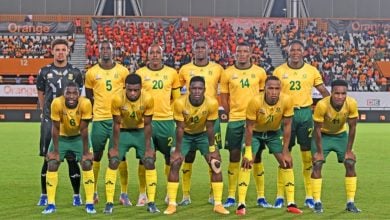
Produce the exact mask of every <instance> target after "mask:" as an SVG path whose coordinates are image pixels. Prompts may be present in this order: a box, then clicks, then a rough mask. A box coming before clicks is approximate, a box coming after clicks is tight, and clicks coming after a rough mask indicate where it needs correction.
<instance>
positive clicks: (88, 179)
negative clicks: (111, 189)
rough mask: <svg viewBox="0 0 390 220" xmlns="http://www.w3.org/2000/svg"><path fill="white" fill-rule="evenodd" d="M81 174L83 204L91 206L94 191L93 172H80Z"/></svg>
mask: <svg viewBox="0 0 390 220" xmlns="http://www.w3.org/2000/svg"><path fill="white" fill-rule="evenodd" d="M82 172H83V183H84V191H85V203H86V204H93V192H94V191H93V190H94V185H95V184H94V182H93V181H94V177H93V170H88V171H82Z"/></svg>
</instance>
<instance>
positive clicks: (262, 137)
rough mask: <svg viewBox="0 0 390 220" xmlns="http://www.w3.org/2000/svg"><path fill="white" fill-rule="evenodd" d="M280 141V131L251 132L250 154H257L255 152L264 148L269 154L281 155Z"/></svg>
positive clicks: (281, 138) (281, 137) (281, 135)
mask: <svg viewBox="0 0 390 220" xmlns="http://www.w3.org/2000/svg"><path fill="white" fill-rule="evenodd" d="M282 140H283V134H282V131H281V130H277V131H267V132H256V131H253V136H252V153H253V154H257V152H259V151H263V150H265V146H267V147H268V150H269V153H270V154H275V153H282V151H283V146H282ZM244 149H245V148H244ZM243 151H244V150H243Z"/></svg>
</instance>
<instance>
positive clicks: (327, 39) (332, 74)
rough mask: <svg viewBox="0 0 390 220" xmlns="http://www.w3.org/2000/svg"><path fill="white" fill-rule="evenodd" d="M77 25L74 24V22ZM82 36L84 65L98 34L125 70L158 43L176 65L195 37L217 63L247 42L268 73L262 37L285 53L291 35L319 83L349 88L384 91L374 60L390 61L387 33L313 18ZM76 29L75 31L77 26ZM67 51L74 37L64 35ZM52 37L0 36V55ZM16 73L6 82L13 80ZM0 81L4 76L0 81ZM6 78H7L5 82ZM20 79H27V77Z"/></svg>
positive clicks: (100, 29) (134, 26)
mask: <svg viewBox="0 0 390 220" xmlns="http://www.w3.org/2000/svg"><path fill="white" fill-rule="evenodd" d="M78 25H79V24H78ZM84 28H85V29H84V34H85V37H86V46H85V48H86V60H87V62H86V69H87V68H89V67H90V66H92V65H94V64H96V63H97V62H98V57H99V49H98V44H99V42H101V41H102V40H104V39H107V40H109V41H111V42H112V43H113V45H114V55H115V59H116V61H117V62H120V63H122V64H124V65H125V66H126V67H127V68H128V69H129V70H130V71H135V70H136V69H138V68H140V67H142V66H144V65H146V62H147V56H146V55H147V48H148V47H149V46H150V45H151V44H152V43H159V44H160V45H161V46H162V48H163V49H164V57H163V59H164V63H165V64H166V65H168V66H171V67H174V68H176V69H179V68H180V67H181V66H182V65H184V64H186V63H189V62H191V60H192V48H191V47H192V42H193V40H194V39H197V38H204V39H206V40H207V41H208V44H209V47H210V48H209V49H210V60H212V61H214V62H217V63H219V64H221V65H222V66H223V67H225V68H226V67H227V66H230V65H232V64H233V63H234V54H235V50H236V46H237V44H238V43H240V42H247V43H249V44H250V45H251V47H252V49H253V57H252V62H253V63H255V64H257V65H259V66H262V67H263V68H265V69H266V71H267V73H269V74H270V73H272V71H273V69H274V67H273V66H272V58H271V57H270V55H269V52H268V46H267V43H266V38H269V39H274V40H275V41H276V43H277V45H278V46H280V48H281V50H282V54H283V56H284V58H286V57H287V53H286V51H287V45H288V43H289V41H291V40H293V39H299V40H301V41H302V42H303V43H304V44H305V45H306V47H305V52H304V60H305V62H307V63H310V64H312V65H313V66H315V67H317V68H318V70H319V71H320V72H321V74H322V76H323V79H324V82H325V85H327V86H329V85H330V83H331V82H332V80H334V79H344V80H347V81H348V82H349V83H350V89H351V90H352V91H385V90H387V79H386V77H384V76H383V75H382V74H381V73H380V72H379V71H378V70H377V69H376V68H375V65H374V63H375V61H390V32H386V31H383V30H369V31H362V32H356V33H348V32H344V33H331V32H326V31H324V30H321V29H319V28H317V22H316V21H315V20H314V19H313V20H312V21H310V22H308V25H307V26H305V27H301V28H297V27H296V26H295V24H294V22H293V20H291V22H290V23H289V24H288V25H281V24H275V23H272V22H268V23H262V24H260V25H254V26H252V27H250V28H248V29H244V28H240V27H239V28H237V29H234V28H233V26H232V24H230V23H228V22H226V21H225V20H224V19H222V21H221V22H220V23H209V24H207V25H204V24H203V23H200V24H199V25H198V26H197V27H194V26H193V25H191V24H189V25H188V26H184V25H183V24H182V23H180V24H179V25H178V26H174V25H173V24H172V25H170V26H168V27H165V28H164V27H163V26H162V24H157V25H154V24H153V23H150V24H149V25H146V24H144V23H130V24H127V25H126V26H124V25H123V26H122V25H120V24H118V23H115V24H114V25H113V26H108V25H105V26H102V25H98V26H97V28H96V29H93V28H92V27H91V25H90V24H89V23H88V22H87V23H85V25H84ZM77 32H78V33H79V32H80V28H78V30H77ZM67 38H68V40H69V42H70V46H71V51H73V46H74V38H73V37H72V36H68V37H67ZM52 40H54V36H0V57H11V58H12V57H16V58H22V57H34V58H35V57H47V58H49V57H51V54H50V52H51V51H50V50H51V49H50V44H51V41H52ZM16 79H17V77H15V78H13V80H12V81H14V82H15V83H18V82H20V81H18V80H16ZM3 81H4V80H3ZM8 81H10V79H7V82H8ZM21 81H22V83H29V82H31V80H28V78H27V77H25V78H22V80H21Z"/></svg>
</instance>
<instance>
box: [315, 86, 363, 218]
mask: <svg viewBox="0 0 390 220" xmlns="http://www.w3.org/2000/svg"><path fill="white" fill-rule="evenodd" d="M347 90H348V84H347V82H345V81H344V80H335V81H333V82H332V90H331V95H330V97H326V98H324V99H322V100H320V101H319V102H318V103H317V105H316V108H315V110H314V115H313V120H314V137H313V141H312V148H311V151H312V154H313V172H312V174H311V182H312V188H313V196H314V202H315V203H314V212H316V213H321V212H323V209H322V203H321V187H322V175H321V170H322V164H323V163H325V159H326V157H327V156H328V154H329V153H330V152H331V151H334V152H336V154H337V159H338V162H339V163H342V162H344V166H345V171H346V173H345V191H346V192H347V207H346V210H347V211H348V212H355V213H357V212H360V209H358V208H356V206H355V203H354V200H355V193H356V182H357V177H356V172H355V163H356V156H355V154H354V153H353V152H352V146H353V143H354V140H355V136H356V123H357V117H358V109H357V103H356V100H355V99H353V98H352V97H349V96H347ZM346 123H348V127H349V133H348V132H347V126H346Z"/></svg>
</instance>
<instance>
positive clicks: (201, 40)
mask: <svg viewBox="0 0 390 220" xmlns="http://www.w3.org/2000/svg"><path fill="white" fill-rule="evenodd" d="M199 42H204V43H205V44H206V49H209V45H208V43H207V41H206V39H205V38H198V39H195V40H194V42H193V43H192V49H193V50H194V49H195V45H196V44H197V43H199Z"/></svg>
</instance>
